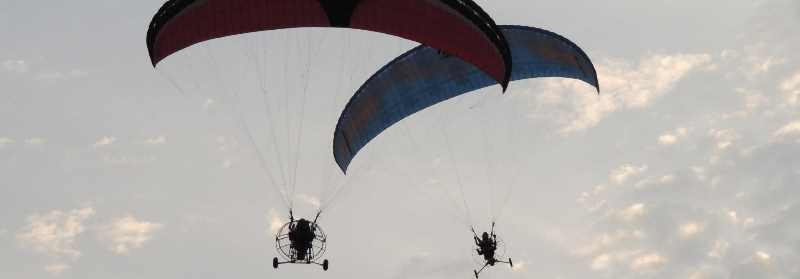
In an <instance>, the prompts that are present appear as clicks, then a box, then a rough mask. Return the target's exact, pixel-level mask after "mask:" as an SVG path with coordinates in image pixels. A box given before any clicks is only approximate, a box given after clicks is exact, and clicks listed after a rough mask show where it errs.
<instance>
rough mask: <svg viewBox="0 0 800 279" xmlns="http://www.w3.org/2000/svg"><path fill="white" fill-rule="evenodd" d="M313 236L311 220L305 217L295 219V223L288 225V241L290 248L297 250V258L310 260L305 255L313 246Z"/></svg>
mask: <svg viewBox="0 0 800 279" xmlns="http://www.w3.org/2000/svg"><path fill="white" fill-rule="evenodd" d="M315 237H316V235H315V234H314V228H313V226H312V225H311V222H309V221H308V220H306V219H300V220H297V223H293V224H291V225H289V241H290V242H291V248H292V249H294V250H295V252H297V260H300V261H310V260H311V259H310V258H306V257H307V256H308V253H309V252H310V251H311V248H312V247H313V246H312V245H313V242H314V238H315Z"/></svg>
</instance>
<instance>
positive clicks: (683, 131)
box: [0, 0, 800, 279]
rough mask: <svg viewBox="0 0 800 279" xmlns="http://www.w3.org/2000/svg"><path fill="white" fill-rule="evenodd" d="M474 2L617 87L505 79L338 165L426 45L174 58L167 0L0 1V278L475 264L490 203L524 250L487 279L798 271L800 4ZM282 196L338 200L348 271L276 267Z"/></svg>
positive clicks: (325, 220)
mask: <svg viewBox="0 0 800 279" xmlns="http://www.w3.org/2000/svg"><path fill="white" fill-rule="evenodd" d="M477 2H478V3H479V4H480V5H482V6H483V7H484V8H485V9H486V10H487V12H489V14H490V15H492V16H493V18H494V19H495V21H496V22H497V23H498V24H514V25H528V26H536V27H540V28H545V29H548V30H551V31H554V32H557V33H559V34H561V35H563V36H565V37H567V38H570V39H571V40H573V41H574V42H576V43H577V44H578V45H580V46H581V47H582V48H583V49H584V50H585V51H586V53H587V54H588V55H589V56H590V57H591V59H592V61H593V62H594V64H595V67H596V68H597V70H598V74H599V81H600V86H601V92H600V94H599V95H598V94H596V93H595V92H594V91H593V89H592V88H591V87H589V86H587V85H585V84H582V83H579V82H576V81H572V80H562V79H536V80H529V81H521V82H516V83H513V84H512V85H511V87H510V88H509V90H508V91H507V92H506V93H505V94H500V89H499V87H497V86H495V87H490V88H486V89H484V90H480V91H478V92H475V93H473V94H468V95H465V96H463V97H462V98H456V99H454V100H451V101H448V102H445V103H442V104H440V105H437V106H435V107H433V108H431V109H428V110H425V111H423V112H420V113H418V114H417V115H414V116H412V117H410V118H408V119H406V120H404V121H402V122H401V123H400V124H398V125H395V126H394V127H392V128H390V129H389V130H387V131H386V132H385V133H384V134H382V135H381V136H380V137H378V138H376V140H374V141H373V142H371V143H370V145H368V146H367V147H366V148H365V149H363V150H362V151H361V153H360V154H359V157H356V159H355V160H354V162H353V169H352V170H351V171H350V172H349V173H348V175H347V176H343V175H342V174H341V173H339V172H337V169H336V165H335V164H334V162H333V158H332V156H331V155H330V141H331V140H330V139H331V133H332V131H333V128H334V127H333V126H334V125H335V121H336V117H337V116H338V113H339V111H340V110H341V109H342V108H343V107H344V105H345V103H346V101H347V99H348V97H349V94H352V92H353V91H354V90H355V89H356V88H357V87H358V86H359V85H360V84H361V83H362V82H363V81H364V80H366V78H368V77H369V76H370V75H371V74H372V73H373V72H374V71H376V70H377V69H378V68H380V67H381V66H382V65H383V64H384V63H386V62H387V61H389V60H390V59H392V58H393V57H396V56H397V55H399V54H401V53H403V52H404V51H405V50H408V49H410V48H412V47H413V46H414V45H415V44H414V43H412V42H409V41H405V40H402V39H399V38H394V37H389V36H383V35H380V34H375V33H367V32H358V31H346V30H294V31H291V30H290V31H285V32H284V31H279V32H272V33H270V32H265V33H263V34H255V35H253V36H245V37H241V38H232V39H229V40H219V41H218V42H210V43H207V44H203V45H201V46H197V47H193V48H190V49H187V50H186V51H185V52H184V53H181V54H179V55H176V57H174V58H169V59H167V60H165V61H164V62H163V63H162V64H161V65H159V68H158V69H156V70H154V69H153V67H152V66H151V65H150V62H149V59H148V56H147V51H146V48H145V44H144V38H145V33H146V27H147V24H148V23H149V20H150V18H151V17H152V14H153V13H154V12H155V11H156V10H157V9H158V7H159V6H160V5H161V4H162V2H161V1H159V0H140V1H121V0H109V1H94V2H91V3H90V2H88V1H70V2H67V1H49V2H47V3H44V2H37V1H21V0H2V1H0V35H2V38H3V40H2V43H0V86H1V87H2V92H3V96H5V97H6V98H5V100H6V101H5V102H2V103H0V127H2V128H0V204H2V210H0V263H2V264H0V278H89V279H91V278H108V277H113V278H220V277H226V278H391V279H399V278H467V277H468V276H472V269H474V268H478V267H479V266H478V264H479V263H477V262H476V260H475V259H474V257H472V256H471V253H472V251H473V250H472V249H473V247H471V245H472V240H471V232H470V231H469V226H475V228H476V230H478V231H483V230H488V229H489V223H490V222H491V220H492V218H493V217H494V218H495V219H496V221H497V227H496V231H497V233H498V235H499V236H500V238H501V239H502V240H503V242H502V243H503V246H504V249H503V250H504V254H505V255H507V256H508V257H511V258H513V259H514V263H515V265H514V268H513V269H511V268H509V267H508V266H496V267H494V268H491V269H489V270H488V271H486V273H485V274H482V275H481V276H482V277H483V278H690V279H700V278H798V277H800V268H799V267H798V266H797V265H796V263H797V262H798V261H800V252H798V251H800V222H798V221H797V220H798V217H800V198H798V197H800V195H799V194H800V188H798V185H800V55H798V54H797V52H796V51H795V50H796V49H798V48H800V37H798V36H797V34H796V33H797V32H796V29H797V27H798V26H800V2H798V1H795V0H760V1H740V0H733V1H731V0H707V1H701V2H698V1H686V0H672V1H661V0H651V1H633V0H618V1H585V0H568V1H567V0H565V1H547V2H545V1H530V0H503V1H486V0H481V1H477ZM253 50H259V51H253ZM261 50H269V51H263V52H261ZM248 51H251V52H248ZM253 57H257V58H259V59H254V60H258V61H260V62H258V63H252V65H251V63H249V62H247V61H249V60H248V59H251V58H253ZM236 59H239V60H236ZM295 61H298V62H295ZM304 62H305V63H304ZM261 90H264V92H269V95H268V96H269V99H259V98H262V97H263V95H261ZM281 102H286V104H287V105H283V103H281ZM287 115H290V116H291V117H287ZM296 115H303V117H295V116H296ZM265 116H266V117H265ZM286 127H294V128H289V129H287V128H286ZM298 131H302V133H301V132H298ZM276 135H277V136H276ZM273 136H274V137H273ZM278 157H280V159H278ZM262 159H263V161H262ZM293 159H296V161H294V160H293ZM286 183H289V184H291V185H295V186H293V187H292V189H294V191H293V192H292V194H286V193H284V194H281V192H280V190H281V189H284V190H285V189H286V188H281V187H282V186H280V185H285V184H286ZM462 192H463V194H461V193H462ZM282 197H285V198H290V199H291V200H294V203H293V205H294V208H295V213H296V214H297V215H298V216H309V215H313V213H314V212H315V208H316V207H318V206H320V205H323V206H326V207H325V211H324V212H323V215H322V216H321V218H320V225H321V226H322V227H323V228H324V229H325V232H326V233H327V234H328V240H329V242H328V251H327V253H326V255H325V258H327V259H329V260H330V262H331V269H330V270H328V271H322V270H321V268H319V267H314V266H281V267H280V269H278V270H273V268H272V267H271V261H272V258H273V257H275V256H277V255H278V254H277V252H276V251H275V250H274V242H273V239H274V233H275V230H276V229H277V228H278V227H279V226H280V225H281V224H282V223H283V222H285V221H286V220H287V218H288V212H287V206H286V204H285V203H284V202H283V201H282V200H281V198H282ZM465 204H466V206H465Z"/></svg>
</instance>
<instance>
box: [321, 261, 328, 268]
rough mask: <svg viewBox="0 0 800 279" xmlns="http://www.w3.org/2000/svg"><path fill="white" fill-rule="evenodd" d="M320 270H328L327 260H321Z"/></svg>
mask: <svg viewBox="0 0 800 279" xmlns="http://www.w3.org/2000/svg"><path fill="white" fill-rule="evenodd" d="M322 270H328V260H324V261H322Z"/></svg>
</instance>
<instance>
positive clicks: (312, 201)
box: [297, 194, 322, 209]
mask: <svg viewBox="0 0 800 279" xmlns="http://www.w3.org/2000/svg"><path fill="white" fill-rule="evenodd" d="M297 198H298V199H300V201H302V202H304V203H306V204H308V205H310V206H313V207H314V208H317V209H318V208H320V206H322V202H321V201H320V199H319V198H318V197H314V196H310V195H306V194H298V195H297Z"/></svg>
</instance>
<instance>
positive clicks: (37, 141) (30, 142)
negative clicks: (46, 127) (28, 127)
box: [25, 137, 47, 145]
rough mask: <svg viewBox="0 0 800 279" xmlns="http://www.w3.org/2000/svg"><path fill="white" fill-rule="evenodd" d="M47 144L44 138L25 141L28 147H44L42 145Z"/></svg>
mask: <svg viewBox="0 0 800 279" xmlns="http://www.w3.org/2000/svg"><path fill="white" fill-rule="evenodd" d="M45 143H47V140H46V139H44V138H39V137H36V138H29V139H26V140H25V144H27V145H42V144H45Z"/></svg>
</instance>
